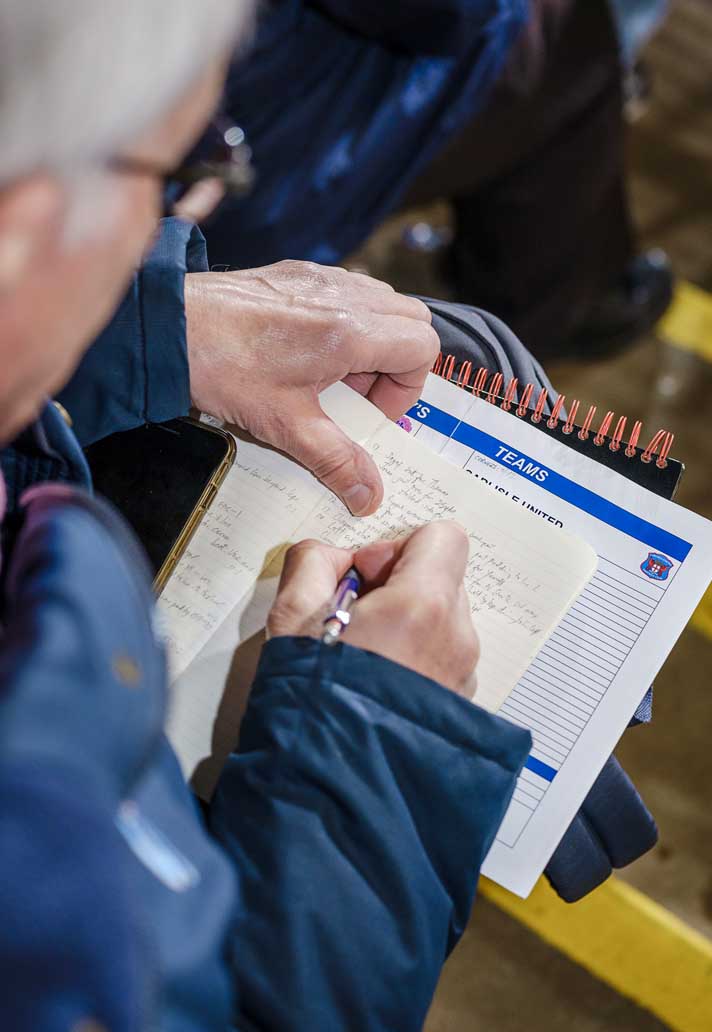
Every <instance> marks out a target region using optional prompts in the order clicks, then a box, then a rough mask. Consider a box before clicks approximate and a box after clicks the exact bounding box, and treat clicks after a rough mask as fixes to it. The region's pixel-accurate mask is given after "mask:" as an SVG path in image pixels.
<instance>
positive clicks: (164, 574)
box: [86, 419, 235, 593]
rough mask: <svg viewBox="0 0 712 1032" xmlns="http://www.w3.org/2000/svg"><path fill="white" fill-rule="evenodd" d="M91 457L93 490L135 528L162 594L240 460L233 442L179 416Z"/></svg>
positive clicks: (109, 441)
mask: <svg viewBox="0 0 712 1032" xmlns="http://www.w3.org/2000/svg"><path fill="white" fill-rule="evenodd" d="M86 456H87V460H88V462H89V467H90V469H91V472H92V478H93V480H94V489H95V490H96V492H97V494H100V495H103V496H104V497H105V498H108V499H109V501H110V502H113V504H114V505H115V506H116V508H117V509H119V511H120V512H121V513H123V515H124V516H125V517H126V519H127V520H128V522H129V523H130V524H131V526H132V527H133V529H134V531H135V532H136V535H137V536H138V538H139V540H140V541H141V542H142V544H143V546H144V548H145V550H146V552H147V553H148V557H149V560H150V562H151V565H152V567H153V573H154V578H155V579H154V587H155V589H156V592H157V593H160V592H161V590H162V589H163V587H164V586H165V583H166V581H167V580H168V578H169V577H170V575H171V573H172V572H173V570H174V569H175V566H176V563H177V562H178V560H179V559H180V557H181V555H182V554H183V552H184V551H185V548H186V546H187V544H188V542H189V541H190V539H191V537H192V535H193V533H194V532H195V530H196V528H197V526H198V524H199V523H200V521H201V519H202V518H203V516H204V514H205V512H206V511H207V509H208V507H209V506H210V504H211V502H212V501H213V499H214V497H215V495H216V494H217V490H218V488H219V486H220V484H221V483H222V481H223V480H224V479H225V476H226V474H227V472H228V470H229V469H230V467H231V465H232V463H233V461H234V458H235V441H234V439H233V438H232V437H231V436H230V434H228V433H226V432H225V431H224V430H220V429H218V428H217V427H213V426H210V425H208V424H206V423H199V422H197V421H196V420H194V419H172V420H170V422H168V423H149V424H148V425H147V426H141V427H137V428H136V429H135V430H127V431H125V432H123V433H118V434H111V436H110V437H105V438H104V439H103V440H101V441H97V442H96V443H95V444H92V445H90V446H89V447H88V448H87V449H86Z"/></svg>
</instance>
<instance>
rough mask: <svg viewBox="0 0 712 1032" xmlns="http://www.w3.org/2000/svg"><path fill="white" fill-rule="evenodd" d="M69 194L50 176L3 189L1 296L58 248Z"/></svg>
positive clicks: (0, 211) (0, 197)
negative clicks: (33, 266)
mask: <svg viewBox="0 0 712 1032" xmlns="http://www.w3.org/2000/svg"><path fill="white" fill-rule="evenodd" d="M66 205H67V198H66V190H65V188H64V187H62V185H61V184H60V183H59V181H58V180H56V179H53V178H52V177H51V176H47V175H40V174H37V175H33V176H30V177H28V178H26V179H22V180H19V181H18V182H16V183H11V184H10V185H9V186H6V187H4V188H1V189H0V293H5V292H8V291H12V290H13V288H15V287H16V286H17V285H18V283H20V282H21V281H22V280H23V278H24V277H25V276H27V275H28V274H29V270H30V268H31V267H32V265H33V264H36V263H37V262H38V261H39V259H40V257H41V256H42V255H45V256H46V257H48V256H49V255H48V252H52V251H54V250H55V248H56V247H57V245H58V242H59V234H60V232H61V227H62V221H63V217H64V213H65V211H66Z"/></svg>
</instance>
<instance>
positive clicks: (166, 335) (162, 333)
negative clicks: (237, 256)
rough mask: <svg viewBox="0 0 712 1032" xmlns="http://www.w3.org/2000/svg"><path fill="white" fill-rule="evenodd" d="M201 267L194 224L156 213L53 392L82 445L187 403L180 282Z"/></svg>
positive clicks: (201, 245) (179, 412)
mask: <svg viewBox="0 0 712 1032" xmlns="http://www.w3.org/2000/svg"><path fill="white" fill-rule="evenodd" d="M206 269H207V256H206V250H205V241H204V240H203V236H202V234H201V233H200V230H198V229H197V227H195V226H193V225H192V224H190V223H188V222H183V221H182V220H180V219H175V218H170V219H163V220H162V222H161V227H160V232H159V236H158V239H157V241H156V243H155V246H154V248H153V250H152V251H151V253H150V254H149V256H148V257H147V259H146V260H145V262H144V263H143V265H142V266H141V268H140V269H139V270H138V271H137V272H136V273H135V274H134V277H133V280H132V282H131V285H130V286H129V289H128V291H127V293H126V295H125V297H124V299H123V301H122V302H121V305H120V306H119V308H118V310H117V311H116V314H115V315H114V318H113V319H112V321H111V322H110V323H109V325H108V326H107V327H106V329H105V330H104V331H103V333H102V334H101V335H100V336H99V337H98V339H97V340H96V341H95V343H94V344H93V345H92V347H91V348H90V349H89V351H88V352H87V353H86V355H85V356H84V358H83V360H82V362H81V364H80V365H79V367H78V369H77V371H76V372H75V374H74V376H73V377H72V379H71V380H70V382H69V383H68V384H67V386H66V387H65V388H64V389H63V390H62V392H61V393H60V394H59V395H58V400H59V401H60V402H61V403H62V404H63V405H64V407H65V408H66V409H67V411H68V412H69V414H70V416H71V417H72V420H73V425H74V431H75V433H76V435H77V437H78V438H79V441H80V443H81V444H82V445H83V446H86V445H88V444H91V443H92V441H96V440H98V439H99V438H101V437H106V436H107V435H108V434H111V433H115V432H116V431H117V430H130V429H132V428H133V427H135V426H140V425H141V424H142V423H146V422H162V421H163V420H166V419H173V418H175V417H176V416H183V415H185V414H186V413H187V412H188V409H189V408H190V383H189V375H188V356H187V348H186V334H185V308H184V301H183V281H184V278H185V274H186V272H204V271H205V270H206Z"/></svg>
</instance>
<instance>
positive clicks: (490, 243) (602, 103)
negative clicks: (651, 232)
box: [204, 0, 671, 359]
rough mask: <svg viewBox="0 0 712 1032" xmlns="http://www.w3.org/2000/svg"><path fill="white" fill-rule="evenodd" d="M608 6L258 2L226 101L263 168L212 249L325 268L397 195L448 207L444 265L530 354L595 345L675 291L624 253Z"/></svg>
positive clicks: (655, 311)
mask: <svg viewBox="0 0 712 1032" xmlns="http://www.w3.org/2000/svg"><path fill="white" fill-rule="evenodd" d="M622 74H623V73H622V68H621V60H620V53H619V47H618V42H617V35H616V31H615V26H614V22H613V18H612V15H611V11H610V9H609V0H586V2H583V0H404V2H399V3H397V4H395V3H392V4H388V3H374V2H369V3H364V2H363V0H272V2H271V3H269V4H265V5H264V7H263V8H262V12H261V19H260V24H259V30H258V33H257V38H256V42H255V46H254V48H253V49H252V51H251V53H250V54H249V55H248V57H247V60H240V61H237V62H235V64H234V66H233V68H232V70H231V73H230V76H229V80H228V85H227V89H226V93H225V97H224V106H225V108H226V110H227V111H229V113H230V115H231V117H232V118H234V119H235V120H236V121H237V122H238V123H239V124H240V125H241V126H242V127H243V129H244V130H245V131H246V133H247V138H248V140H249V143H250V146H251V147H252V150H253V152H254V163H255V166H256V169H257V173H258V175H257V181H256V184H255V189H254V191H253V194H252V195H251V196H250V198H249V200H248V201H235V202H231V203H226V204H225V205H223V206H222V207H221V209H220V210H219V212H218V213H217V215H216V217H215V218H214V219H213V220H211V221H209V222H208V223H207V224H206V225H205V226H204V231H205V233H206V236H207V239H208V247H209V253H210V258H211V261H212V262H213V263H220V264H226V265H229V266H234V267H238V268H243V267H251V266H255V265H267V264H269V263H271V262H275V261H277V260H279V259H282V258H290V259H295V258H301V259H310V260H313V261H317V262H322V263H326V264H338V263H340V262H342V261H343V260H344V258H345V257H346V256H348V255H349V254H350V253H352V252H353V251H354V249H355V248H357V247H358V246H360V244H361V243H362V242H363V241H364V240H365V239H366V238H367V236H368V235H369V234H370V233H371V232H372V230H374V229H375V228H376V226H377V225H378V224H379V223H380V222H381V220H382V219H383V218H384V217H385V216H386V215H389V214H391V213H392V212H394V211H396V210H398V208H399V207H402V206H404V205H417V204H422V203H426V202H429V201H432V200H434V199H439V198H449V199H451V201H452V208H453V214H454V226H455V239H454V243H453V246H452V248H451V250H450V253H449V256H448V260H447V263H446V264H447V275H448V279H449V280H450V282H451V285H452V288H453V292H454V296H455V297H456V298H457V299H458V300H462V301H466V302H468V303H470V304H476V305H478V306H480V307H482V308H485V309H487V310H489V311H492V312H494V313H495V314H497V315H498V316H499V317H500V318H502V319H503V320H504V321H505V322H506V323H507V324H508V325H509V326H511V327H512V329H513V330H514V331H515V333H517V335H518V336H519V337H520V338H521V339H522V340H523V341H525V342H526V344H527V346H528V347H529V348H530V349H531V350H532V351H533V352H534V354H535V355H537V357H538V358H540V359H544V358H551V357H557V356H562V357H563V356H564V355H566V356H570V357H577V356H578V357H582V358H589V359H592V358H595V357H597V356H602V355H605V354H607V353H609V352H610V351H613V350H615V349H618V348H620V347H622V346H624V345H625V344H627V343H629V342H631V341H632V340H634V339H635V338H636V336H638V335H639V334H640V333H641V332H643V331H644V330H647V329H649V328H650V327H651V326H652V325H653V324H654V323H655V321H656V320H657V319H658V318H659V316H660V315H661V314H662V312H663V311H664V310H665V308H666V306H667V305H668V304H669V302H670V299H671V273H670V269H669V266H668V263H667V259H666V258H665V256H664V255H663V254H662V253H661V252H660V251H658V250H656V251H654V252H650V253H644V254H641V255H638V256H636V253H635V247H636V244H635V236H634V232H633V227H632V220H631V215H630V208H629V203H628V199H627V196H626V189H625V132H624V124H623V98H622Z"/></svg>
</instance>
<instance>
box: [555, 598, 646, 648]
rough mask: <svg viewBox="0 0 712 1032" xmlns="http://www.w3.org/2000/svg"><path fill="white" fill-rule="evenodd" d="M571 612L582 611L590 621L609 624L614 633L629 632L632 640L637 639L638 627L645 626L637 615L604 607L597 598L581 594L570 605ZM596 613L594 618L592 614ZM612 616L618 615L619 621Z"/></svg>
mask: <svg viewBox="0 0 712 1032" xmlns="http://www.w3.org/2000/svg"><path fill="white" fill-rule="evenodd" d="M571 612H572V613H577V614H578V613H582V614H583V615H584V616H585V619H586V620H587V621H588V620H590V621H591V622H592V623H602V624H603V625H604V626H607V625H610V627H609V630H610V629H611V628H612V629H613V632H614V633H615V634H620V633H621V632H622V631H623V630H625V631H627V632H631V631H632V633H633V635H634V642H635V641H637V638H638V634H639V633H640V629H641V628H642V627H645V620H642V619H641V620H640V621H639V620H638V617H632V616H631V615H630V613H624V612H622V611H619V610H617V609H610V608H607V609H604V608H603V606H602V605H601V603H600V602H599V601H598V600H594V599H593V597H591V598H589V599H586V598H585V596H583V595H582V596H581V597H580V598H579V600H578V602H577V603H576V604H575V605H574V606H573V607H572V609H571ZM593 613H595V614H596V617H597V618H598V619H596V618H594V617H593V616H592V614H593ZM614 617H620V618H621V621H619V620H616V619H614Z"/></svg>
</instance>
